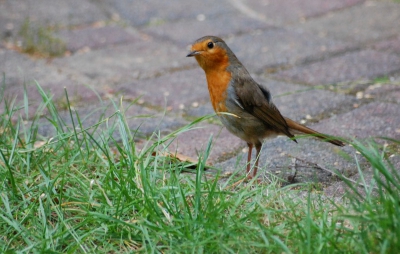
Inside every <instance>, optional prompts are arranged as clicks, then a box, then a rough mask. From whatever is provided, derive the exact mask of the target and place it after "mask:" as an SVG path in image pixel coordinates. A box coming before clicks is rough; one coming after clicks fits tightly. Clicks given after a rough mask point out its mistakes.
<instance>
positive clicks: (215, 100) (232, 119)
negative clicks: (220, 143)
mask: <svg viewBox="0 0 400 254" xmlns="http://www.w3.org/2000/svg"><path fill="white" fill-rule="evenodd" d="M187 57H195V58H196V60H197V62H198V64H199V65H200V67H201V68H202V69H203V70H204V72H205V74H206V78H207V84H208V91H209V93H210V99H211V104H212V106H213V108H214V110H215V112H216V114H217V115H218V116H219V118H220V120H221V122H222V123H223V124H224V126H225V127H226V128H227V129H228V131H230V132H231V133H232V134H234V135H236V136H237V137H239V138H241V139H242V140H244V141H246V143H247V145H248V147H249V152H248V156H247V177H248V178H249V179H251V178H252V177H254V176H256V174H257V168H258V159H259V154H260V150H261V146H262V142H263V140H264V139H266V138H271V137H276V136H278V135H286V136H288V137H289V138H291V139H292V140H293V141H295V142H296V143H297V141H296V139H295V136H294V135H295V134H311V135H313V136H315V137H317V138H320V139H322V140H324V141H327V142H330V143H332V144H334V145H337V146H344V143H343V142H342V141H340V140H336V139H332V138H331V137H329V136H328V135H326V134H322V133H319V132H317V131H315V130H312V129H310V128H308V127H306V126H304V125H301V124H299V123H297V122H295V121H293V120H291V119H289V118H287V117H284V116H282V115H281V113H280V112H279V110H278V109H277V107H276V106H275V105H274V103H273V102H272V98H271V93H270V92H269V90H268V89H267V88H265V87H264V86H262V85H260V84H258V83H257V82H255V81H254V80H253V78H252V77H251V76H250V74H249V72H248V71H247V69H246V68H245V67H244V66H243V64H242V63H241V62H240V61H239V60H238V59H237V57H236V56H235V54H234V53H233V52H232V50H231V49H230V48H229V47H228V46H227V45H226V43H225V42H224V41H223V40H222V39H221V38H218V37H215V36H205V37H202V38H200V39H198V40H196V41H195V42H194V43H193V45H192V47H191V52H190V53H189V54H188V55H187ZM253 146H255V148H256V151H257V158H256V162H255V167H254V171H253V176H251V175H250V160H251V152H252V149H253Z"/></svg>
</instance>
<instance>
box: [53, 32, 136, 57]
mask: <svg viewBox="0 0 400 254" xmlns="http://www.w3.org/2000/svg"><path fill="white" fill-rule="evenodd" d="M58 35H59V36H60V38H61V39H62V40H63V41H64V42H65V43H66V47H67V50H69V51H70V52H72V53H73V52H76V51H78V50H90V49H97V48H100V47H104V46H110V45H114V44H121V43H128V42H130V43H134V42H135V41H139V40H140V39H138V37H137V36H135V35H133V34H132V33H131V32H128V31H127V30H126V29H123V28H122V27H118V26H104V27H85V28H82V29H74V30H62V31H59V33H58Z"/></svg>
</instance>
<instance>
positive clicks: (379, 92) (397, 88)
mask: <svg viewBox="0 0 400 254" xmlns="http://www.w3.org/2000/svg"><path fill="white" fill-rule="evenodd" d="M363 97H365V98H373V99H375V100H379V101H386V102H392V103H400V83H398V84H385V83H383V84H381V83H378V84H374V85H371V86H369V87H368V88H367V89H366V90H365V91H364V93H363Z"/></svg>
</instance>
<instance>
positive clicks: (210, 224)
mask: <svg viewBox="0 0 400 254" xmlns="http://www.w3.org/2000/svg"><path fill="white" fill-rule="evenodd" d="M37 87H38V91H39V92H40V93H41V95H42V104H41V105H40V106H38V108H37V109H36V110H37V112H36V116H35V117H33V118H31V119H30V120H29V121H27V116H28V107H30V106H29V95H25V96H24V99H23V101H22V102H21V105H20V104H18V103H17V101H16V99H9V100H5V98H4V97H3V98H2V101H1V103H2V104H3V105H4V106H5V112H4V113H3V114H2V115H1V116H0V132H1V135H0V179H2V180H1V184H0V204H1V205H0V218H1V219H0V252H2V253H14V252H18V253H25V252H29V253H131V252H139V253H158V252H162V253H176V252H177V253H395V252H396V251H397V250H399V249H400V241H399V239H400V221H399V220H400V219H399V218H400V205H399V204H400V203H399V202H400V177H399V175H398V172H397V171H396V169H395V168H394V167H393V165H392V164H390V162H389V161H388V156H387V152H386V151H385V148H384V147H381V146H379V145H378V144H376V143H374V142H369V143H365V142H364V143H362V142H359V141H353V142H352V145H353V146H354V148H355V149H356V150H357V151H359V152H360V153H361V154H362V155H363V156H364V157H365V158H366V159H367V161H368V162H369V165H370V166H371V168H372V172H373V177H372V180H371V181H366V180H365V179H364V178H362V181H361V183H362V184H363V186H364V187H362V188H361V187H357V188H356V187H355V186H354V183H352V182H347V180H346V179H345V178H344V179H343V181H345V182H346V183H347V184H348V187H349V191H350V193H349V195H347V197H346V198H344V199H343V200H342V201H341V202H337V201H335V200H333V199H329V198H327V197H325V196H324V195H323V194H321V193H319V192H315V191H313V190H312V186H311V185H308V184H300V185H289V186H286V187H281V185H280V184H279V181H278V180H277V179H273V180H272V182H271V183H270V184H268V185H260V184H257V183H256V182H253V183H248V184H239V185H234V183H235V182H237V180H238V179H239V178H240V177H239V176H237V175H235V174H234V175H232V176H231V177H230V178H228V179H226V181H219V180H218V176H214V175H210V174H209V173H207V171H204V166H205V161H206V159H207V156H208V154H209V151H210V149H211V146H212V137H210V141H209V145H208V146H207V149H206V150H205V152H204V154H203V155H202V156H201V157H200V159H199V161H198V164H197V166H196V169H195V170H192V174H190V173H182V171H187V170H189V169H188V165H187V164H185V163H181V162H178V161H174V160H172V159H171V158H166V157H162V156H158V155H157V152H158V151H163V150H164V149H165V147H168V144H169V142H171V140H173V138H174V137H176V136H177V135H179V134H180V133H182V132H185V131H187V130H189V129H191V128H193V127H194V126H195V125H196V124H197V123H198V122H200V121H202V120H204V119H205V118H206V117H204V118H199V119H197V120H195V121H193V122H192V123H191V124H189V125H187V126H184V127H182V128H181V129H178V130H176V131H174V132H173V133H170V134H169V135H167V136H165V137H160V136H159V135H157V134H154V135H153V136H152V137H150V138H149V142H148V143H147V144H146V145H145V146H144V148H142V149H141V150H139V149H138V148H137V147H136V144H135V142H134V140H135V136H134V135H135V133H136V132H135V131H132V130H129V128H128V125H127V122H126V116H125V115H124V111H125V108H124V107H123V106H122V104H119V103H113V104H112V106H113V107H114V108H115V113H114V114H112V115H110V116H107V117H106V116H103V117H102V118H101V119H99V121H98V123H97V124H95V125H93V126H90V127H85V124H84V120H83V118H82V119H81V117H80V116H79V115H78V113H76V112H75V111H73V110H72V109H71V107H70V106H68V107H67V108H68V110H69V113H70V118H71V119H70V120H71V121H70V124H67V123H66V122H65V119H62V118H61V117H60V115H59V113H58V111H57V108H56V107H55V105H54V103H53V101H52V99H51V97H50V96H49V95H48V94H46V93H45V92H44V91H43V90H42V89H41V88H40V86H39V85H38V86H37ZM66 101H67V104H68V105H69V100H68V95H67V93H66ZM45 109H47V112H48V113H47V120H46V121H47V124H48V125H50V126H51V127H52V128H53V130H54V133H55V134H54V136H53V137H52V138H51V139H46V138H45V137H41V136H40V134H39V133H40V132H39V127H40V124H41V122H40V120H41V119H40V118H39V116H40V115H41V114H42V112H43V111H44V110H45ZM132 133H133V134H132ZM392 142H393V143H395V144H397V145H399V141H396V140H393V141H392ZM359 171H360V173H361V175H363V174H362V172H363V168H359ZM294 187H295V188H294Z"/></svg>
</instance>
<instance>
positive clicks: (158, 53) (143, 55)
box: [53, 38, 193, 85]
mask: <svg viewBox="0 0 400 254" xmlns="http://www.w3.org/2000/svg"><path fill="white" fill-rule="evenodd" d="M185 53H186V49H185V48H179V47H176V46H174V45H172V44H170V43H167V42H160V41H155V40H153V39H151V38H147V39H142V40H141V41H140V42H133V43H130V44H124V45H117V46H114V47H108V48H103V49H99V50H96V51H90V52H85V53H81V54H75V55H73V56H71V57H67V58H62V59H55V60H54V61H53V63H54V64H55V65H56V66H57V67H58V68H61V69H63V70H64V71H66V72H70V71H73V72H77V71H79V72H80V73H81V74H83V75H85V76H86V77H87V78H89V79H91V80H93V81H96V83H97V84H98V85H104V84H108V85H113V84H117V83H123V82H128V81H131V80H133V79H142V78H149V77H154V76H157V75H160V74H163V73H165V72H168V71H171V70H174V69H179V68H182V67H183V66H185V65H188V64H191V65H193V64H192V63H189V62H188V60H187V58H186V57H185Z"/></svg>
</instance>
